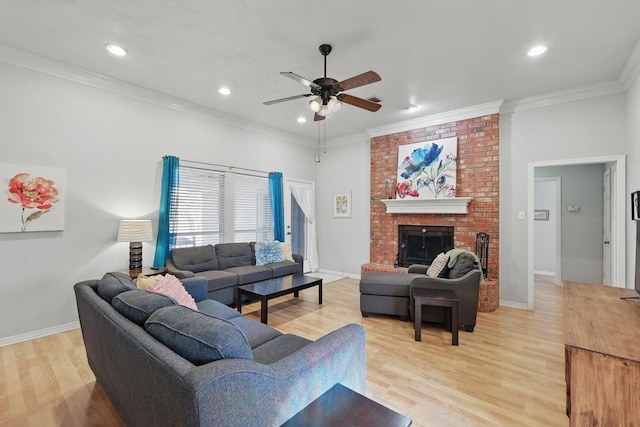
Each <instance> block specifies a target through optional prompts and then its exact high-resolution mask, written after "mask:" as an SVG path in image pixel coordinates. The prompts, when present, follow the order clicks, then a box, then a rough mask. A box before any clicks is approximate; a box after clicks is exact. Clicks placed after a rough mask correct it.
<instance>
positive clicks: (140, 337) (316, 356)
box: [74, 273, 365, 427]
mask: <svg viewBox="0 0 640 427" xmlns="http://www.w3.org/2000/svg"><path fill="white" fill-rule="evenodd" d="M183 285H184V286H185V288H186V289H187V291H188V292H189V293H190V294H191V295H192V296H193V297H194V300H195V301H196V302H197V306H198V311H195V310H192V309H190V308H186V307H183V306H180V305H176V303H175V301H174V300H173V299H171V298H169V297H165V296H164V295H159V294H154V293H151V292H147V291H140V290H137V289H136V288H135V286H134V284H133V281H132V280H131V279H130V278H129V276H128V275H126V274H123V273H107V274H106V275H105V276H104V277H103V278H102V279H101V280H89V281H84V282H80V283H77V284H76V285H75V286H74V291H75V295H76V302H77V307H78V315H79V318H80V326H81V328H82V336H83V339H84V344H85V347H86V352H87V358H88V361H89V366H90V367H91V369H92V370H93V372H94V374H95V376H96V379H97V382H98V383H99V384H100V385H101V386H102V388H103V390H104V391H105V393H106V395H107V397H108V398H109V400H110V401H111V403H112V405H113V407H114V408H115V410H116V412H117V413H118V414H119V415H120V418H121V419H122V422H123V423H124V424H125V425H126V426H145V427H146V426H172V427H173V426H202V427H204V426H230V427H233V426H243V427H246V426H277V425H280V424H281V423H283V422H284V421H286V420H287V419H289V418H290V417H292V416H293V415H294V414H296V413H297V412H298V411H300V410H301V409H302V408H304V407H305V406H306V405H308V404H309V403H310V402H312V401H313V400H315V399H316V398H318V397H319V396H320V395H322V393H324V392H325V391H327V390H328V389H329V388H331V387H332V386H333V385H335V384H337V383H341V384H343V385H345V386H346V387H349V388H351V389H353V390H355V391H357V392H359V393H361V394H364V393H365V333H364V329H363V328H362V326H360V325H357V324H349V325H346V326H343V327H341V328H339V329H337V330H335V331H333V332H331V333H329V334H327V335H325V336H323V337H321V338H319V339H318V340H316V341H310V340H308V339H305V338H303V337H299V336H296V335H290V334H282V333H281V332H279V331H277V330H276V329H274V328H271V327H269V326H267V325H264V324H262V323H259V322H256V321H253V320H250V319H248V318H245V317H243V316H241V315H240V314H239V313H238V312H237V311H236V310H233V309H232V308H230V307H228V306H226V305H224V304H222V303H219V302H217V301H213V300H210V299H207V285H206V280H205V279H204V278H193V279H187V280H184V281H183Z"/></svg>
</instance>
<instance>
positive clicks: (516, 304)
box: [500, 299, 528, 310]
mask: <svg viewBox="0 0 640 427" xmlns="http://www.w3.org/2000/svg"><path fill="white" fill-rule="evenodd" d="M500 305H501V306H504V307H511V308H517V309H520V310H528V308H527V303H524V302H515V301H506V300H503V299H501V300H500Z"/></svg>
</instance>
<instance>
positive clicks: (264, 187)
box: [169, 165, 273, 249]
mask: <svg viewBox="0 0 640 427" xmlns="http://www.w3.org/2000/svg"><path fill="white" fill-rule="evenodd" d="M179 174H180V175H179V183H178V187H177V189H176V190H175V191H174V193H173V194H172V201H171V212H170V213H169V215H170V219H169V221H170V232H171V233H172V234H173V235H174V236H175V237H176V243H175V245H174V246H172V249H173V248H180V247H189V246H201V245H208V244H211V245H215V244H216V243H222V242H225V241H229V242H230V241H233V242H251V241H261V240H272V239H273V221H272V216H271V200H270V197H269V179H268V178H267V177H264V176H254V175H244V174H239V173H233V172H222V171H215V170H208V169H206V168H201V167H198V168H195V167H191V166H183V165H181V166H180V171H179ZM225 199H226V201H227V203H229V205H231V203H233V209H232V210H230V209H227V210H225ZM225 224H228V226H227V228H226V234H225ZM231 227H232V228H231Z"/></svg>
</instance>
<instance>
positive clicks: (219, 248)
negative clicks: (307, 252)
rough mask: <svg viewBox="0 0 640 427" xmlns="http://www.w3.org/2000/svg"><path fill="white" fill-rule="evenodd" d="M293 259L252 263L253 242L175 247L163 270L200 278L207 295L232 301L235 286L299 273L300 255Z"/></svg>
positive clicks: (300, 267) (226, 302) (175, 274)
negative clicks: (202, 279)
mask: <svg viewBox="0 0 640 427" xmlns="http://www.w3.org/2000/svg"><path fill="white" fill-rule="evenodd" d="M293 259H294V261H286V260H285V261H282V262H277V263H272V264H266V265H256V254H255V242H249V243H218V244H217V245H215V246H214V245H206V246H194V247H191V248H176V249H173V250H172V251H171V258H168V259H167V260H166V262H165V266H166V267H167V272H168V273H170V274H173V275H174V276H176V277H178V278H179V279H186V278H190V277H204V278H205V279H207V284H208V293H209V298H210V299H214V300H217V301H220V302H222V303H224V304H232V303H233V298H234V294H235V288H236V286H238V285H246V284H249V283H254V282H259V281H261V280H267V279H273V278H274V277H282V276H287V275H289V274H301V273H302V263H303V259H302V255H299V254H293Z"/></svg>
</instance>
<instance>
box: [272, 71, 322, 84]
mask: <svg viewBox="0 0 640 427" xmlns="http://www.w3.org/2000/svg"><path fill="white" fill-rule="evenodd" d="M280 74H282V75H283V76H285V77H289V78H290V79H293V80H295V81H297V82H300V83H302V84H303V85H305V86H309V87H320V85H319V84H317V83H314V82H312V81H311V80H307V79H305V78H304V77H302V76H299V75H297V74H296V73H292V72H291V71H282V72H281V73H280Z"/></svg>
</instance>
